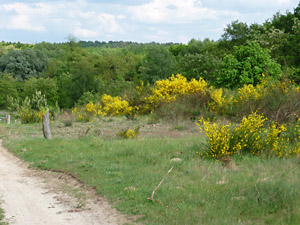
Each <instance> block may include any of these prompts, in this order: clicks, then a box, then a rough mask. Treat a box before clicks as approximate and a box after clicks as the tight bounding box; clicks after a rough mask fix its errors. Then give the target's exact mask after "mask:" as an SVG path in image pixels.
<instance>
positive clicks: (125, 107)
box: [72, 94, 134, 122]
mask: <svg viewBox="0 0 300 225" xmlns="http://www.w3.org/2000/svg"><path fill="white" fill-rule="evenodd" d="M133 109H134V108H133V107H131V106H130V105H129V103H128V102H127V101H126V100H122V98H121V97H119V96H116V97H112V96H110V95H106V94H104V95H102V97H101V103H93V102H89V103H88V104H86V105H84V106H81V107H74V108H73V110H72V114H73V115H75V117H76V120H77V121H82V122H91V121H92V120H93V119H94V118H95V117H97V116H100V117H103V116H107V115H109V116H122V115H131V114H132V113H133Z"/></svg>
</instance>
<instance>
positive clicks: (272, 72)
mask: <svg viewBox="0 0 300 225" xmlns="http://www.w3.org/2000/svg"><path fill="white" fill-rule="evenodd" d="M269 53H270V51H269V50H268V49H263V48H261V47H260V46H259V44H257V43H255V42H251V43H249V44H247V45H243V46H235V47H234V53H233V54H228V55H226V56H225V57H224V60H223V62H222V63H221V74H220V77H218V79H217V81H216V85H218V86H225V87H229V88H234V87H241V86H243V85H244V84H252V85H257V84H258V83H259V82H260V80H261V77H262V74H263V73H265V74H266V75H267V76H270V77H272V78H274V79H278V78H279V77H280V75H281V73H282V71H281V67H280V65H279V64H278V63H276V62H275V61H274V60H272V59H271V56H270V54H269Z"/></svg>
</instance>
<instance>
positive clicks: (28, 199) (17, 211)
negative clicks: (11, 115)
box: [0, 140, 126, 225]
mask: <svg viewBox="0 0 300 225" xmlns="http://www.w3.org/2000/svg"><path fill="white" fill-rule="evenodd" d="M46 173H48V172H40V171H34V170H32V169H28V168H27V165H26V164H25V163H24V162H22V161H21V160H19V159H18V158H16V157H15V156H13V155H12V154H11V153H9V152H8V151H7V150H6V149H4V148H3V147H2V141H1V140H0V199H1V200H2V205H1V207H2V208H3V209H4V211H5V216H6V220H7V221H8V222H9V223H10V224H15V225H43V224H49V225H85V224H87V225H93V224H109V225H110V224H122V223H124V222H125V221H126V219H125V217H124V216H121V215H120V214H119V213H118V212H117V211H116V210H115V209H112V208H111V207H110V205H109V204H108V203H107V202H106V201H105V200H104V199H102V198H100V197H96V195H93V194H92V195H89V194H87V197H86V199H84V204H83V205H84V207H83V206H82V205H81V204H80V205H79V203H78V201H77V200H78V199H76V198H75V197H74V196H73V197H72V194H71V195H70V194H66V193H65V192H63V191H62V190H63V188H65V187H66V185H70V184H72V185H75V186H78V184H79V183H78V182H77V181H75V180H74V179H73V180H72V179H71V178H70V177H67V176H64V175H60V174H56V175H53V173H52V175H49V174H47V175H46V176H44V177H43V178H42V177H41V175H45V174H46ZM50 174H51V173H50ZM68 187H69V186H68ZM72 188H73V189H72ZM72 188H70V187H69V188H68V189H69V191H70V190H76V193H78V190H79V189H78V188H77V187H74V186H73V187H72ZM85 196H86V195H85ZM93 196H94V198H93V199H91V198H92V197H93Z"/></svg>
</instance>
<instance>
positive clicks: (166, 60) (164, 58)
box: [138, 47, 177, 84]
mask: <svg viewBox="0 0 300 225" xmlns="http://www.w3.org/2000/svg"><path fill="white" fill-rule="evenodd" d="M176 70H177V64H176V61H175V57H174V56H173V55H172V54H171V53H170V52H169V51H168V50H167V49H165V48H163V47H160V48H158V47H156V48H150V49H149V50H148V51H147V53H146V56H145V58H144V60H143V62H142V63H141V65H140V66H139V69H138V72H139V73H140V75H139V78H140V80H142V81H144V82H149V83H151V84H153V83H154V82H155V81H157V80H161V79H165V78H167V77H169V76H171V75H172V74H175V73H176V72H177V71H176Z"/></svg>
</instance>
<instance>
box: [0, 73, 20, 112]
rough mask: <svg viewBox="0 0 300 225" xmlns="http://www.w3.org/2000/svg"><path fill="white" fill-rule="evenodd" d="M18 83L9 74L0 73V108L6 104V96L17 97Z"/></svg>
mask: <svg viewBox="0 0 300 225" xmlns="http://www.w3.org/2000/svg"><path fill="white" fill-rule="evenodd" d="M19 88H20V84H19V83H18V82H17V81H16V79H14V78H13V77H12V76H11V75H10V74H2V75H1V74H0V108H5V107H7V106H8V104H7V97H8V96H11V97H13V98H15V99H18V98H19V91H18V90H19Z"/></svg>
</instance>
